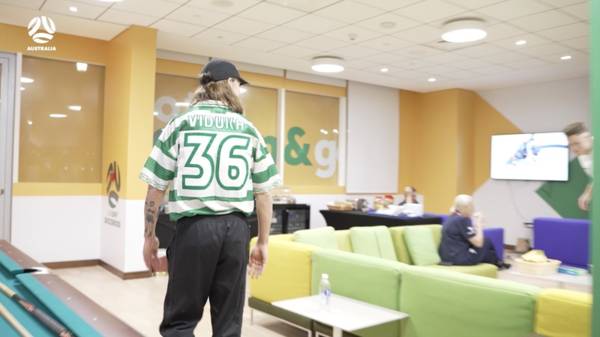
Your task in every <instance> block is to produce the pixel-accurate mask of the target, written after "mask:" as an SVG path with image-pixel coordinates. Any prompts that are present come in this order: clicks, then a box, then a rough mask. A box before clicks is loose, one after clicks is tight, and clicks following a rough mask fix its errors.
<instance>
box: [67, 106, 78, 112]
mask: <svg viewBox="0 0 600 337" xmlns="http://www.w3.org/2000/svg"><path fill="white" fill-rule="evenodd" d="M68 108H69V110H71V111H81V105H69V106H68Z"/></svg>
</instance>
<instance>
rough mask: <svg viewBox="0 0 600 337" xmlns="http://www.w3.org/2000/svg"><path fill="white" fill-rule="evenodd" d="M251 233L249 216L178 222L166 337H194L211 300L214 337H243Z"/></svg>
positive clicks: (166, 307) (162, 329)
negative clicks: (204, 310) (206, 305)
mask: <svg viewBox="0 0 600 337" xmlns="http://www.w3.org/2000/svg"><path fill="white" fill-rule="evenodd" d="M249 235H250V234H249V229H248V225H247V223H246V220H245V217H244V216H243V215H242V214H237V213H234V214H228V215H220V216H196V217H191V218H183V219H181V220H179V221H178V222H177V229H176V232H175V236H174V238H173V241H172V242H171V244H170V245H169V248H168V249H167V258H168V260H169V283H168V286H167V294H166V297H165V304H164V314H163V321H162V323H161V324H160V333H161V335H162V336H164V337H193V336H194V328H195V327H196V325H197V324H198V322H199V321H200V319H201V318H202V313H203V309H204V306H205V304H206V300H207V299H208V300H210V314H211V319H212V322H211V323H212V328H213V337H240V336H241V329H242V315H243V310H244V300H245V287H246V266H247V263H248V240H249Z"/></svg>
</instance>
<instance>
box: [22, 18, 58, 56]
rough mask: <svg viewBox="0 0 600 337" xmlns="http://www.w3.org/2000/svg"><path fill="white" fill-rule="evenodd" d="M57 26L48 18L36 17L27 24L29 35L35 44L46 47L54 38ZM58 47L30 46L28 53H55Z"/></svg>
mask: <svg viewBox="0 0 600 337" xmlns="http://www.w3.org/2000/svg"><path fill="white" fill-rule="evenodd" d="M54 33H56V25H55V24H54V21H53V20H52V19H51V18H49V17H47V16H36V17H34V18H33V19H31V20H30V21H29V24H27V34H28V35H29V36H30V37H31V39H32V40H33V42H35V43H37V44H40V45H45V44H46V43H48V42H50V41H51V40H52V39H53V38H54ZM55 50H56V46H28V47H27V51H55Z"/></svg>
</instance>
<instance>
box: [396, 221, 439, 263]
mask: <svg viewBox="0 0 600 337" xmlns="http://www.w3.org/2000/svg"><path fill="white" fill-rule="evenodd" d="M418 226H419V227H424V228H425V227H426V228H429V229H431V233H432V234H433V241H434V242H435V246H436V247H439V246H440V241H441V237H442V226H441V225H418ZM406 228H409V227H407V226H398V227H390V228H389V231H390V234H391V235H392V241H393V242H394V248H395V250H396V257H397V258H398V261H400V262H404V263H408V264H412V263H413V262H412V260H411V258H410V254H409V253H408V248H406V242H404V230H405V229H406Z"/></svg>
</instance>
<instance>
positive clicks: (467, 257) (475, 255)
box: [445, 238, 501, 266]
mask: <svg viewBox="0 0 600 337" xmlns="http://www.w3.org/2000/svg"><path fill="white" fill-rule="evenodd" d="M471 249H472V250H473V252H471V251H469V252H464V254H461V255H460V256H456V257H454V258H453V259H451V261H445V262H447V263H449V264H453V265H456V266H470V265H476V264H479V263H490V264H494V265H498V263H499V262H501V261H500V260H498V255H497V254H496V248H495V247H494V243H493V242H492V241H491V240H490V239H489V238H484V240H483V246H481V247H480V248H477V247H473V248H471Z"/></svg>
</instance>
